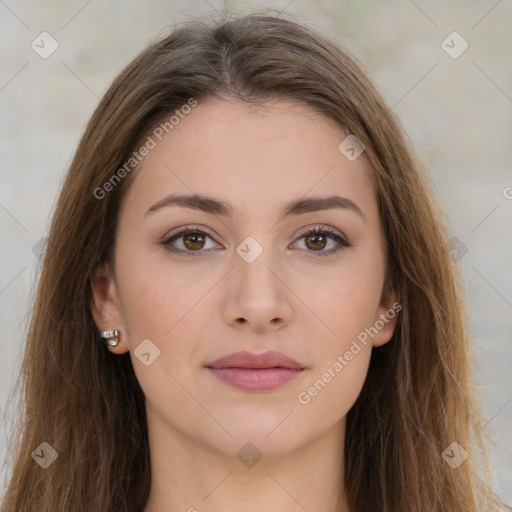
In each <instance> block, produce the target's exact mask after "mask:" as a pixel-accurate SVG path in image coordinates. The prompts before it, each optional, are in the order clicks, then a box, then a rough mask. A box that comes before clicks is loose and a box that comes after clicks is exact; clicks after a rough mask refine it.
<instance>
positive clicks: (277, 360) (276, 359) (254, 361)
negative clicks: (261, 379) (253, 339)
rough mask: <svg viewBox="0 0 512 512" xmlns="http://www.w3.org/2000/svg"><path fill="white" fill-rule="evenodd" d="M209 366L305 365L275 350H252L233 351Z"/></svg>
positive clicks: (273, 366) (281, 366)
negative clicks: (254, 351)
mask: <svg viewBox="0 0 512 512" xmlns="http://www.w3.org/2000/svg"><path fill="white" fill-rule="evenodd" d="M206 367H207V368H277V367H280V368H293V369H303V368H304V367H303V366H302V365H301V364H300V363H298V362H297V361H295V360H294V359H292V358H291V357H288V356H286V355H285V354H282V353H281V352H275V351H273V350H271V351H268V352H263V353H262V354H253V353H251V352H247V351H242V352H233V353H232V354H229V355H227V356H224V357H221V358H220V359H217V360H215V361H213V362H211V363H208V364H207V365H206Z"/></svg>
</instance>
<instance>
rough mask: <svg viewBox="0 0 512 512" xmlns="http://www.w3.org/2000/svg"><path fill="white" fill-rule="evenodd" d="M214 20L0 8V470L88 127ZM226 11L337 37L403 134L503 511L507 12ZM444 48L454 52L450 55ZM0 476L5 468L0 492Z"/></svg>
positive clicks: (440, 5)
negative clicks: (464, 322)
mask: <svg viewBox="0 0 512 512" xmlns="http://www.w3.org/2000/svg"><path fill="white" fill-rule="evenodd" d="M223 6H224V4H222V3H221V2H214V1H211V2H207V1H206V0H204V1H201V2H195V3H189V2H177V1H173V2H157V1H155V0H151V1H146V2H139V3H136V2H134V1H133V0H132V1H130V0H128V1H124V2H121V1H119V0H112V1H110V2H109V1H101V0H93V1H91V0H89V1H86V0H82V1H67V2H64V1H60V0H59V1H54V2H44V3H42V2H41V3H36V2H35V1H14V0H0V37H1V41H2V44H0V111H1V115H0V130H1V139H0V140H1V144H0V170H1V187H0V235H1V240H2V245H1V250H0V258H1V264H0V322H1V324H0V327H1V331H0V332H1V337H0V349H1V357H0V457H1V458H2V459H3V458H4V457H5V455H6V452H7V449H6V440H7V436H8V434H9V432H11V431H12V429H14V428H16V426H14V424H13V423H12V421H11V420H10V418H9V416H11V417H12V416H13V408H14V407H15V404H14V403H11V402H9V403H8V402H7V399H8V396H9V393H10V391H11V390H12V386H13V383H14V378H15V376H16V374H17V372H18V367H19V363H20V358H21V355H22V352H21V350H22V346H23V335H24V333H25V329H26V319H27V314H28V308H29V305H30V301H31V300H32V296H33V293H34V287H35V283H36V280H37V272H38V268H37V264H38V258H37V250H36V249H34V246H37V244H38V242H39V241H40V240H41V239H42V238H44V236H45V234H46V233H47V229H48V226H49V222H50V216H51V213H52V211H53V208H54V204H55V201H56V197H57V195H58V192H59V190H60V185H61V180H62V178H63V176H64V173H65V171H66V169H67V167H68V165H69V163H70V159H71V157H72V154H73V151H74V150H75V148H76V145H77V143H78V140H79V138H80V135H81V133H82V131H83V129H84V126H85V123H86V121H87V120H88V118H89V117H90V115H91V113H92V112H93V110H94V108H95V107H96V105H97V104H98V101H99V98H100V97H101V95H102V94H103V93H104V92H105V91H106V89H107V87H108V85H109V84H110V82H111V80H112V79H113V78H114V76H115V75H116V74H117V73H118V72H119V71H120V70H121V69H122V67H123V66H124V65H125V64H127V63H128V62H129V61H130V60H131V59H132V58H133V57H134V56H135V55H136V54H137V53H138V52H139V51H141V50H142V49H143V48H144V47H145V45H146V44H147V43H149V42H150V41H151V40H152V39H153V38H154V37H155V36H157V35H159V34H163V33H167V30H168V28H169V27H170V26H172V25H173V24H174V23H179V22H180V21H184V20H186V19H188V18H189V17H194V16H198V15H204V14H205V13H208V12H213V10H215V9H219V10H220V9H222V7H223ZM227 7H228V8H229V9H230V11H231V12H233V11H239V12H246V11H247V10H248V9H250V8H256V7H275V8H281V9H283V10H284V9H286V10H287V11H289V12H293V13H296V14H298V15H299V16H300V17H302V18H303V19H304V20H306V21H308V22H309V23H311V24H313V25H314V26H315V27H317V28H319V29H320V30H322V31H323V32H324V33H328V34H331V35H335V36H337V37H338V38H339V40H340V41H341V42H342V43H343V44H344V45H345V46H346V47H347V48H349V49H350V50H351V51H352V52H353V54H355V55H356V56H357V57H358V58H359V59H360V60H361V61H362V62H363V64H364V65H365V66H366V67H367V69H368V70H369V71H370V74H371V75H372V76H373V78H374V80H375V81H376V83H377V85H378V87H379V89H380V90H381V92H382V93H383V94H384V96H385V97H386V99H387V101H388V103H389V105H390V106H393V109H394V110H395V112H397V113H398V115H399V117H400V118H401V120H402V122H403V123H404V126H405V128H406V130H407V131H408V133H409V135H410V137H411V141H412V144H413V145H414V147H415V149H416V151H417V152H418V154H419V156H420V158H421V159H422V161H423V162H424V164H425V166H426V168H427V170H428V173H429V176H430V179H431V183H432V186H433V187H434V190H435V192H436V196H437V198H438V200H439V202H440V204H441V207H442V209H443V211H444V213H445V216H446V218H445V221H446V225H447V227H448V229H449V231H450V233H451V234H452V236H454V237H456V238H457V239H458V242H457V246H458V248H459V252H458V254H459V256H460V265H461V268H462V271H463V273H464V281H465V285H466V291H467V295H468V300H469V306H470V311H471V324H472V330H473V335H474V338H475V346H476V351H477V356H478V363H479V366H480V372H481V373H480V375H479V376H476V377H475V385H476V386H477V387H478V389H479V390H480V400H481V407H482V408H483V411H484V413H485V414H486V415H487V418H488V419H489V425H490V428H491V430H492V432H493V434H494V438H495V441H496V444H495V446H494V447H491V448H490V456H491V465H492V471H493V473H494V475H493V478H494V481H495V484H496V489H497V491H498V492H499V493H501V495H502V496H503V497H505V498H506V499H507V500H509V501H511V500H512V469H511V468H512V440H511V432H512V403H511V401H512V375H511V372H510V368H511V355H512V348H511V332H512V314H511V313H512V272H511V269H512V236H511V235H512V229H511V227H512V226H511V224H512V222H511V221H512V189H507V187H512V172H511V158H510V149H509V148H510V147H511V142H510V137H511V135H512V61H511V48H512V45H511V43H512V36H511V31H510V22H511V21H512V2H510V1H507V0H500V1H496V0H485V1H480V2H471V3H470V2H461V1H451V2H443V1H440V0H435V1H430V2H427V1H420V0H418V1H416V2H413V1H412V0H392V1H388V2H377V1H339V0H338V1H336V0H322V1H319V2H313V1H312V0H309V1H306V0H292V1H291V2H290V1H289V0H287V1H286V2H274V3H265V4H260V3H258V4H255V3H247V2H236V3H229V4H227ZM43 31H46V32H48V33H49V34H51V36H52V37H53V38H54V39H55V40H56V41H57V43H58V48H57V50H56V51H55V52H54V53H53V54H52V55H51V56H49V57H48V58H46V59H43V58H41V57H40V56H39V55H38V54H37V53H36V52H35V51H34V50H33V49H32V47H31V43H32V41H34V40H36V42H38V41H40V39H41V38H39V37H38V36H39V34H41V32H43ZM454 31H457V32H458V33H459V34H460V35H461V36H462V37H463V38H464V40H465V41H467V43H468V45H469V46H468V48H467V50H466V51H465V52H464V53H462V54H461V55H460V56H458V57H457V58H452V57H451V56H450V55H448V54H447V53H446V51H445V50H444V49H443V47H442V46H441V43H442V42H443V40H445V39H446V38H447V36H448V35H449V34H451V33H452V32H454ZM452 39H453V38H452ZM447 42H448V44H449V45H451V46H453V49H452V50H451V51H452V52H454V51H457V52H458V51H460V49H461V48H462V46H461V45H460V42H457V41H456V40H454V42H453V43H452V42H451V39H450V38H448V41H447ZM39 44H41V43H39ZM45 47H46V48H48V45H45ZM507 190H508V191H509V192H508V193H507ZM507 196H508V198H507ZM69 243H73V241H72V240H70V241H69ZM72 345H73V340H70V350H72V349H73V347H72ZM6 475H7V469H6V468H3V469H2V475H1V478H0V485H2V482H3V481H4V480H5V478H6ZM2 489H3V487H2ZM2 494H3V492H2Z"/></svg>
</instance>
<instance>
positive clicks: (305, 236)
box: [296, 227, 351, 256]
mask: <svg viewBox="0 0 512 512" xmlns="http://www.w3.org/2000/svg"><path fill="white" fill-rule="evenodd" d="M300 240H301V241H302V240H304V241H303V242H302V243H303V244H304V246H305V250H306V252H308V253H310V254H312V255H313V256H330V255H334V254H336V253H338V252H340V251H343V250H344V249H346V248H347V247H351V244H350V243H349V242H348V241H347V239H346V238H345V237H344V236H343V235H341V234H340V233H337V232H336V231H333V230H332V229H330V228H329V227H316V228H313V229H309V230H308V231H305V232H303V233H302V236H301V238H300ZM296 243H298V242H296ZM329 243H331V247H330V248H328V249H327V250H324V249H325V248H326V247H327V246H328V245H329Z"/></svg>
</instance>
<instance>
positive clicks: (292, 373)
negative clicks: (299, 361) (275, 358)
mask: <svg viewBox="0 0 512 512" xmlns="http://www.w3.org/2000/svg"><path fill="white" fill-rule="evenodd" d="M208 370H210V371H211V372H212V373H213V374H214V375H215V376H216V377H217V378H218V379H220V380H221V381H223V382H225V383H226V384H228V385H230V386H233V387H235V388H238V389H244V390H247V391H270V390H272V389H276V388H279V387H281V386H283V385H284V384H286V383H287V382H290V381H291V380H293V379H295V378H297V377H298V376H299V375H300V374H301V373H302V371H303V369H293V368H208Z"/></svg>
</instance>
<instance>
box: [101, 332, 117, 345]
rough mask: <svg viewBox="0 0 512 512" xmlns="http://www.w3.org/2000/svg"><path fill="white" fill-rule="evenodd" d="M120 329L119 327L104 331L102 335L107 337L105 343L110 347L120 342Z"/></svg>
mask: <svg viewBox="0 0 512 512" xmlns="http://www.w3.org/2000/svg"><path fill="white" fill-rule="evenodd" d="M118 336H119V331H118V330H117V329H112V330H110V331H102V332H101V337H102V338H105V339H106V340H107V341H105V344H107V345H108V346H109V347H116V346H117V344H118V343H119V338H118Z"/></svg>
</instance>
